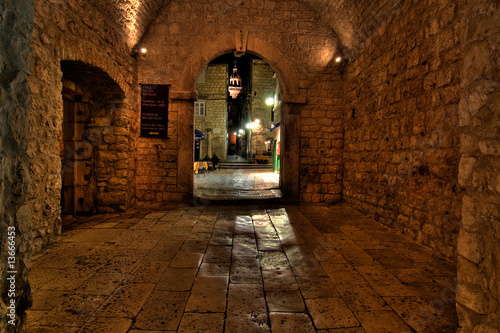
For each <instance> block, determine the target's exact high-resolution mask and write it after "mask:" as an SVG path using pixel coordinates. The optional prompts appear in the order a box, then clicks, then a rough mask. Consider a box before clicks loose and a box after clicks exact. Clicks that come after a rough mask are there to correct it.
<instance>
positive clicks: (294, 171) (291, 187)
mask: <svg viewBox="0 0 500 333" xmlns="http://www.w3.org/2000/svg"><path fill="white" fill-rule="evenodd" d="M281 119H282V120H281V164H280V167H281V169H280V182H281V191H282V193H283V199H284V200H285V201H286V202H297V201H298V200H299V188H300V182H299V179H300V177H299V163H300V158H299V157H300V156H299V155H300V105H299V104H292V103H285V104H284V110H283V115H282V117H281Z"/></svg>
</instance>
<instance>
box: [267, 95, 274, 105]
mask: <svg viewBox="0 0 500 333" xmlns="http://www.w3.org/2000/svg"><path fill="white" fill-rule="evenodd" d="M266 104H267V105H269V106H271V105H273V104H274V98H272V97H268V98H266Z"/></svg>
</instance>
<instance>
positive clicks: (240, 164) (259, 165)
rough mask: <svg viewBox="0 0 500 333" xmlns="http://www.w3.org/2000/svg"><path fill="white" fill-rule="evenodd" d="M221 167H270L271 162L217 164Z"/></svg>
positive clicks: (271, 166)
mask: <svg viewBox="0 0 500 333" xmlns="http://www.w3.org/2000/svg"><path fill="white" fill-rule="evenodd" d="M219 168H221V169H272V168H273V165H272V164H258V163H255V164H253V163H236V162H235V163H231V162H222V163H220V164H219Z"/></svg>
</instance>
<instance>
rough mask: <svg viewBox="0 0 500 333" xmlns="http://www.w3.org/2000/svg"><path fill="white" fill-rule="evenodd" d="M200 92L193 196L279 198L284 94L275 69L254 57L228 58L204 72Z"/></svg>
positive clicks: (207, 66)
mask: <svg viewBox="0 0 500 333" xmlns="http://www.w3.org/2000/svg"><path fill="white" fill-rule="evenodd" d="M196 90H197V93H198V100H197V101H195V105H194V128H195V138H194V145H193V146H194V153H193V156H194V163H195V168H194V169H195V175H194V182H193V183H194V186H193V194H194V196H195V197H202V198H210V199H213V200H216V199H245V198H247V199H248V198H263V199H269V198H280V197H281V191H280V173H279V169H275V168H273V166H274V163H273V161H274V159H275V156H274V154H276V153H279V152H277V151H276V150H275V149H273V144H272V143H273V142H274V141H275V140H279V133H280V132H279V130H277V129H278V127H279V123H280V118H281V117H280V116H281V101H280V100H281V88H280V85H279V82H278V79H277V76H276V74H275V73H274V70H273V68H272V67H271V66H270V65H269V64H268V63H267V62H266V61H264V60H263V59H262V58H260V57H258V56H256V55H253V54H249V53H247V54H245V55H243V56H240V57H235V56H234V55H233V54H232V53H231V54H225V55H222V56H219V57H217V58H215V59H214V60H212V61H211V62H210V63H209V64H208V65H206V66H205V68H204V69H203V70H202V71H201V73H200V75H199V77H198V80H197V83H196ZM270 101H271V102H270ZM202 136H203V139H200V137H202ZM214 156H215V157H214ZM212 158H215V160H219V161H220V162H219V164H218V165H214V163H213V161H212ZM266 162H267V163H266ZM205 164H206V165H205ZM200 166H201V168H200Z"/></svg>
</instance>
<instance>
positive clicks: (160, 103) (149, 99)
mask: <svg viewBox="0 0 500 333" xmlns="http://www.w3.org/2000/svg"><path fill="white" fill-rule="evenodd" d="M168 88H169V86H167V85H161V84H141V137H144V138H160V139H167V138H168V136H167V124H168Z"/></svg>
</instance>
